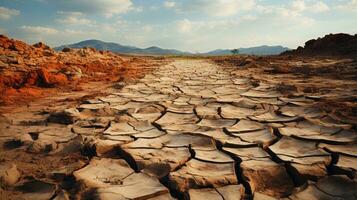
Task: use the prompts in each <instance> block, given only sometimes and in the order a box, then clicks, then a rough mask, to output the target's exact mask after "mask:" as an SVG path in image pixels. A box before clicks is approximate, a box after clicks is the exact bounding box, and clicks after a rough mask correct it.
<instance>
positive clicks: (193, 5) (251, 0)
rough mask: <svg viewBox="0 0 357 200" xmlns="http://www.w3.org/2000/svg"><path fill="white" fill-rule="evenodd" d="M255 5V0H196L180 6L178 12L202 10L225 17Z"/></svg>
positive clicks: (252, 7)
mask: <svg viewBox="0 0 357 200" xmlns="http://www.w3.org/2000/svg"><path fill="white" fill-rule="evenodd" d="M255 6H256V1H255V0H196V1H192V2H190V3H186V4H183V5H181V6H180V8H179V9H178V10H179V12H204V13H206V14H207V15H211V16H219V17H227V16H232V15H236V14H238V13H239V12H240V11H249V10H252V9H254V7H255Z"/></svg>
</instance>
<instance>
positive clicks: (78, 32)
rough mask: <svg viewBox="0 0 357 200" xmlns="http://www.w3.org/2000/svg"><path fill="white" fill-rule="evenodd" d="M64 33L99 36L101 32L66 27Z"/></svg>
mask: <svg viewBox="0 0 357 200" xmlns="http://www.w3.org/2000/svg"><path fill="white" fill-rule="evenodd" d="M63 33H64V34H66V35H70V36H86V37H88V36H99V33H98V32H96V31H83V30H73V29H66V30H64V31H63Z"/></svg>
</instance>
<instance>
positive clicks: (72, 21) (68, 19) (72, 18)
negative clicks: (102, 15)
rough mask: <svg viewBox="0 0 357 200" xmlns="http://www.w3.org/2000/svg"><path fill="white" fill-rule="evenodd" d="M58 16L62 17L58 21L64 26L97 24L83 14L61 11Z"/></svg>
mask: <svg viewBox="0 0 357 200" xmlns="http://www.w3.org/2000/svg"><path fill="white" fill-rule="evenodd" d="M58 14H60V15H62V16H61V17H62V18H60V19H57V20H56V21H57V22H59V23H61V24H64V25H87V26H92V25H94V24H96V22H95V21H93V20H89V19H87V18H85V16H84V14H83V13H81V12H65V11H59V12H58Z"/></svg>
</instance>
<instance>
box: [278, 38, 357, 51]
mask: <svg viewBox="0 0 357 200" xmlns="http://www.w3.org/2000/svg"><path fill="white" fill-rule="evenodd" d="M282 55H300V56H353V57H356V56H357V34H356V35H349V34H345V33H338V34H329V35H326V36H325V37H323V38H317V39H312V40H309V41H307V42H306V43H305V46H304V47H301V46H300V47H298V48H297V49H295V50H291V51H287V52H284V53H282Z"/></svg>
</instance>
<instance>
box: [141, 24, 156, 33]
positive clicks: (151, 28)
mask: <svg viewBox="0 0 357 200" xmlns="http://www.w3.org/2000/svg"><path fill="white" fill-rule="evenodd" d="M153 29H154V28H153V27H152V26H150V25H145V26H143V31H144V32H145V33H150V32H152V31H153Z"/></svg>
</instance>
